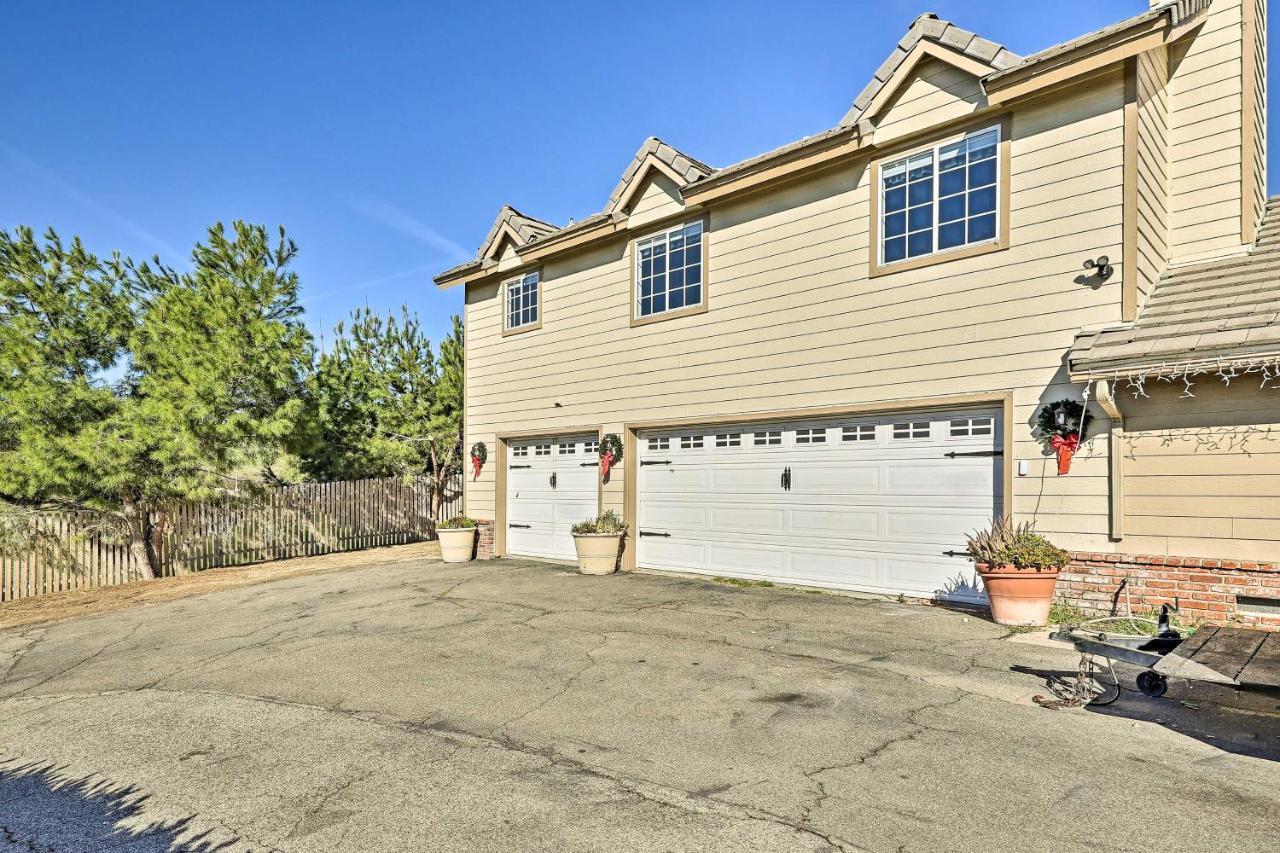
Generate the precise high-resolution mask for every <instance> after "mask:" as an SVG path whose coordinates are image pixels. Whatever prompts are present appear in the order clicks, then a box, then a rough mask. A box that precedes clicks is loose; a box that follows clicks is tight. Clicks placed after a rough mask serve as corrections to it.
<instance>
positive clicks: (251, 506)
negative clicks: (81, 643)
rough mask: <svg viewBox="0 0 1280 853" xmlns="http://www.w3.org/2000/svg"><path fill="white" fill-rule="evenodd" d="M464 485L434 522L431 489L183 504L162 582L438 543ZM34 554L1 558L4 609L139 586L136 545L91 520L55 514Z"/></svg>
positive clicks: (360, 487)
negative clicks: (8, 604)
mask: <svg viewBox="0 0 1280 853" xmlns="http://www.w3.org/2000/svg"><path fill="white" fill-rule="evenodd" d="M461 494H462V479H461V477H460V476H459V477H455V478H454V481H453V482H451V483H450V484H449V487H448V488H447V489H446V491H445V497H446V500H445V503H444V504H443V506H442V507H441V509H440V512H439V513H438V517H434V516H433V513H432V512H431V490H430V488H429V486H428V485H427V483H426V482H425V481H421V482H405V481H403V480H399V479H385V480H352V481H347V482H335V483H304V484H301V485H296V486H285V487H283V488H279V489H274V490H271V491H270V492H268V493H267V494H266V495H265V497H263V498H262V499H261V500H257V501H252V502H245V501H230V500H229V501H225V502H214V503H180V504H173V505H170V506H167V507H165V508H164V509H163V510H162V511H160V512H158V513H157V515H156V524H155V532H154V534H153V536H152V542H153V544H154V547H155V550H156V555H157V557H158V558H159V564H160V573H161V574H162V575H175V574H183V573H186V572H193V571H200V570H202V569H212V568H217V567H220V566H239V565H245V564H247V563H259V562H263V561H266V560H283V559H287V558H290V557H313V556H319V555H321V554H332V553H336V552H339V551H357V550H360V549H361V548H372V547H376V546H380V545H400V544H404V543H408V542H420V541H422V540H425V539H433V538H435V522H436V521H439V520H440V519H442V518H448V517H449V516H451V515H456V514H457V513H459V512H461V509H462V501H461ZM32 523H33V524H34V525H36V529H35V530H34V531H33V533H34V536H33V537H32V539H31V545H30V547H27V548H24V549H23V550H21V551H12V550H10V551H6V550H4V549H3V548H0V601H9V600H13V599H18V598H27V597H30V596H33V595H44V594H46V593H50V592H58V591H60V590H65V589H80V588H84V587H93V586H113V585H115V584H121V583H127V582H129V581H131V580H135V579H137V578H138V576H139V575H138V573H137V570H136V569H137V567H135V566H134V565H133V562H132V558H131V554H130V551H129V545H128V542H127V541H122V539H121V537H120V536H119V535H118V534H116V533H114V532H113V531H110V530H105V529H102V527H101V526H100V525H98V524H95V522H94V520H93V519H92V518H91V517H90V516H88V515H83V514H76V513H67V512H63V513H50V514H47V515H41V516H40V517H39V518H38V520H34V521H33V522H32Z"/></svg>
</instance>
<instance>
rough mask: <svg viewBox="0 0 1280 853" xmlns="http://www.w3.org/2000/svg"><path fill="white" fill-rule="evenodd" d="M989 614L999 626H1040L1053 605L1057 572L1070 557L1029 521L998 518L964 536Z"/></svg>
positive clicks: (1047, 617) (1064, 565)
mask: <svg viewBox="0 0 1280 853" xmlns="http://www.w3.org/2000/svg"><path fill="white" fill-rule="evenodd" d="M968 542H969V554H970V555H971V556H972V557H973V561H974V563H975V564H976V566H977V569H978V575H979V576H980V577H981V578H982V583H983V586H985V587H986V588H987V599H988V600H989V601H990V603H991V616H992V618H993V619H995V621H996V622H997V623H998V624H1000V625H1043V624H1045V623H1046V622H1047V621H1048V619H1049V608H1050V607H1051V606H1052V605H1053V589H1054V586H1055V584H1056V583H1057V581H1058V573H1059V572H1060V571H1062V569H1063V568H1065V567H1066V565H1067V563H1068V562H1070V560H1071V555H1070V554H1068V553H1067V552H1066V551H1064V550H1062V549H1061V548H1058V547H1056V546H1055V545H1053V544H1052V543H1051V542H1049V540H1047V539H1045V538H1044V537H1043V536H1041V535H1040V534H1039V533H1036V532H1035V527H1034V525H1032V524H1031V523H1030V522H1023V523H1022V524H1014V523H1013V522H1012V521H1011V520H1010V519H1008V518H998V519H996V520H995V521H993V522H992V523H991V526H990V527H988V528H986V529H985V530H978V531H976V532H974V533H972V534H970V535H969V537H968Z"/></svg>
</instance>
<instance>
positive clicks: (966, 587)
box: [636, 410, 1003, 601]
mask: <svg viewBox="0 0 1280 853" xmlns="http://www.w3.org/2000/svg"><path fill="white" fill-rule="evenodd" d="M1000 434H1001V424H1000V417H999V413H998V412H996V411H989V410H978V411H966V412H953V413H938V412H930V413H920V414H910V415H903V414H896V415H892V416H883V417H857V418H843V419H839V420H823V421H804V422H800V421H797V422H786V423H777V424H752V425H744V426H741V427H707V428H689V429H682V430H675V431H660V432H652V433H644V434H642V435H641V436H640V469H639V470H640V485H639V512H638V524H637V525H636V528H637V530H636V532H637V552H636V560H637V565H638V566H640V567H641V568H652V569H670V570H674V571H687V572H698V573H705V574H713V575H723V576H733V577H744V578H755V579H761V580H772V581H782V582H788V583H796V584H804V585H812V586H824V587H833V588H842V589H854V590H863V591H867V592H878V593H889V594H896V593H905V594H907V595H912V596H923V597H929V598H946V599H956V600H967V601H975V600H982V598H983V593H982V587H981V583H980V582H979V581H978V579H977V577H976V575H975V573H974V571H973V567H972V564H971V563H970V561H969V560H968V559H967V558H966V557H965V556H964V551H965V534H966V533H968V532H971V531H973V530H975V529H977V528H979V527H982V526H983V525H985V524H987V523H988V522H989V521H990V520H991V519H992V517H993V516H995V515H996V514H997V513H998V512H999V511H1000V506H1001V487H1002V483H1003V478H1002V476H1001V470H1002V460H1001V458H1000V448H1001V446H1002V445H1001V437H1000Z"/></svg>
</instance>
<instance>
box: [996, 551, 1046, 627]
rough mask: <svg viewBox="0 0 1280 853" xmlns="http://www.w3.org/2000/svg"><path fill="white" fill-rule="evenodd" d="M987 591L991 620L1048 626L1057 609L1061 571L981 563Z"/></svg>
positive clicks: (1002, 622) (1007, 623) (999, 623)
mask: <svg viewBox="0 0 1280 853" xmlns="http://www.w3.org/2000/svg"><path fill="white" fill-rule="evenodd" d="M978 574H979V576H981V577H982V583H983V586H985V587H986V588H987V599H988V601H990V603H991V618H992V619H994V620H995V621H996V624H998V625H1044V624H1046V623H1047V622H1048V621H1049V608H1050V607H1052V606H1053V588H1054V585H1055V584H1056V583H1057V582H1058V569H1019V568H1017V567H1016V566H989V565H987V564H986V563H979V564H978Z"/></svg>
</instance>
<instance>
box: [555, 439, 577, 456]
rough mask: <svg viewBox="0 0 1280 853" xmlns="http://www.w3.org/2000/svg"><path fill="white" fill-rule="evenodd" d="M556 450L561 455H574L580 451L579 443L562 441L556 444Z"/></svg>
mask: <svg viewBox="0 0 1280 853" xmlns="http://www.w3.org/2000/svg"><path fill="white" fill-rule="evenodd" d="M556 451H557V452H558V453H559V454H560V455H561V456H572V455H573V454H575V453H577V452H578V445H577V444H575V443H574V442H572V441H562V442H560V443H559V444H557V445H556Z"/></svg>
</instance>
